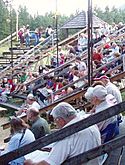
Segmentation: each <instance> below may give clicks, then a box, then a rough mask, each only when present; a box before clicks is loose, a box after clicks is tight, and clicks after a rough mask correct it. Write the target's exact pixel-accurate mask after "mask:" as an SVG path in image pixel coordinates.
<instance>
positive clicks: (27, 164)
mask: <svg viewBox="0 0 125 165" xmlns="http://www.w3.org/2000/svg"><path fill="white" fill-rule="evenodd" d="M24 165H35V163H33V161H32V160H30V159H27V160H25V161H24Z"/></svg>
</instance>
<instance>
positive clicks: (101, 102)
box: [85, 85, 119, 143]
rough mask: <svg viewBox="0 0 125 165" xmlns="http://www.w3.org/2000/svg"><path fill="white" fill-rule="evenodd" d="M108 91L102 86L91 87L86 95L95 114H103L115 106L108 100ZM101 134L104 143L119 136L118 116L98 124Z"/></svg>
mask: <svg viewBox="0 0 125 165" xmlns="http://www.w3.org/2000/svg"><path fill="white" fill-rule="evenodd" d="M107 96H108V92H107V89H106V88H105V87H104V86H102V85H96V86H95V87H89V88H88V90H87V92H86V93H85V98H86V99H87V100H88V101H89V102H91V103H92V104H93V105H94V109H95V113H98V112H101V111H103V110H105V109H107V108H109V107H111V106H113V105H115V104H114V103H113V102H111V101H109V98H107ZM97 125H98V127H99V130H100V133H101V139H102V143H105V142H107V141H109V140H111V139H113V138H114V137H116V135H118V134H119V125H118V120H117V116H113V117H111V118H109V119H106V120H104V121H103V122H100V123H98V124H97Z"/></svg>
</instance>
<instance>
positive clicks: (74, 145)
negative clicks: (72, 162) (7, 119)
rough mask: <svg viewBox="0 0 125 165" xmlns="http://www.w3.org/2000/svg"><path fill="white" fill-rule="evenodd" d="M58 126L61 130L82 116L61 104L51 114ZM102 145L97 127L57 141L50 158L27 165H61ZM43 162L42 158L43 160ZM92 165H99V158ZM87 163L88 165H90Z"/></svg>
mask: <svg viewBox="0 0 125 165" xmlns="http://www.w3.org/2000/svg"><path fill="white" fill-rule="evenodd" d="M51 114H52V116H53V117H54V120H55V122H56V124H57V126H58V127H59V128H60V129H61V128H64V127H67V126H69V125H71V124H73V123H76V122H78V121H79V120H81V117H80V115H78V114H77V112H76V110H75V109H74V108H73V107H72V106H71V105H70V104H68V103H65V102H62V103H59V104H58V105H57V106H56V107H55V108H54V109H53V110H52V112H51ZM100 144H101V139H100V133H99V130H98V128H97V126H96V125H94V126H91V127H89V128H86V129H84V130H81V131H80V132H77V133H75V134H73V135H71V136H68V137H66V138H64V139H63V140H60V141H57V142H56V143H55V144H54V146H53V148H52V150H51V152H50V153H49V155H48V157H47V158H46V159H45V160H43V161H41V162H39V163H33V162H32V161H30V160H27V161H26V162H25V165H60V164H62V163H63V162H64V161H65V160H66V159H68V158H71V157H73V156H76V155H79V154H80V153H83V152H85V151H88V150H90V149H92V148H94V147H97V146H98V145H100ZM41 160H42V158H41ZM88 163H90V164H92V165H99V160H98V158H96V159H94V160H91V161H89V162H88ZM88 163H87V164H88Z"/></svg>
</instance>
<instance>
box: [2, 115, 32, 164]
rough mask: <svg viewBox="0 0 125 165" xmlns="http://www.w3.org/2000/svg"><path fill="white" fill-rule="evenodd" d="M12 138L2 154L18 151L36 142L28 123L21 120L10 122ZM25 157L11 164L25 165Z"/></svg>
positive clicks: (16, 119)
mask: <svg viewBox="0 0 125 165" xmlns="http://www.w3.org/2000/svg"><path fill="white" fill-rule="evenodd" d="M10 126H11V128H10V132H11V138H10V141H9V143H8V146H7V148H6V149H5V151H4V152H3V153H2V154H5V153H8V152H11V151H13V150H16V149H18V148H20V147H22V146H24V145H26V144H29V143H31V142H33V141H34V140H35V137H34V134H33V133H32V132H31V131H30V130H29V129H28V126H27V125H26V123H25V122H24V121H23V120H22V119H20V118H13V119H11V121H10ZM24 160H25V159H24V156H22V157H20V158H18V159H15V160H13V161H11V162H10V164H11V165H23V164H24Z"/></svg>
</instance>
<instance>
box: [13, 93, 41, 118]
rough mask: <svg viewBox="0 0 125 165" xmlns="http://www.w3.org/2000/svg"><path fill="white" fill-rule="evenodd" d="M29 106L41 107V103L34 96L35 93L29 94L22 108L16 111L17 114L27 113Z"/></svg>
mask: <svg viewBox="0 0 125 165" xmlns="http://www.w3.org/2000/svg"><path fill="white" fill-rule="evenodd" d="M29 108H37V109H40V105H39V104H38V103H37V101H36V99H35V97H34V96H33V94H31V93H30V94H28V96H27V98H26V103H25V104H23V105H22V106H21V108H20V110H19V111H18V112H17V113H16V115H17V116H20V115H22V114H24V115H25V114H26V112H27V109H29Z"/></svg>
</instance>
